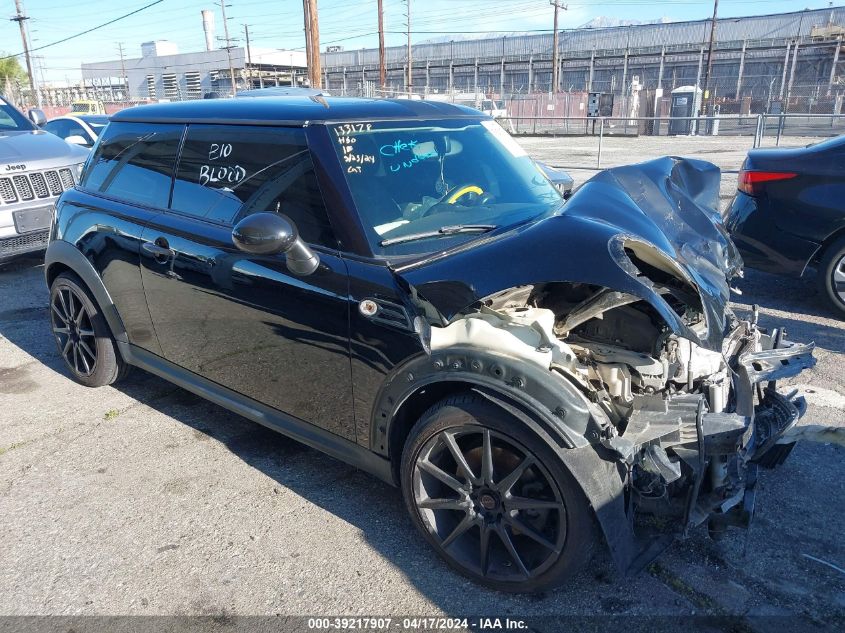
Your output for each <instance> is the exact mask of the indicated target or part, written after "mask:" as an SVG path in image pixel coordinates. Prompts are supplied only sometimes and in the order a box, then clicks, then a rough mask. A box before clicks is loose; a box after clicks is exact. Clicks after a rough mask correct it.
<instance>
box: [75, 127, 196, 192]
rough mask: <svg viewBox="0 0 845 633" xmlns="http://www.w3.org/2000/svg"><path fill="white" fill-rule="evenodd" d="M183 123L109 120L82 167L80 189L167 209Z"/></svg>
mask: <svg viewBox="0 0 845 633" xmlns="http://www.w3.org/2000/svg"><path fill="white" fill-rule="evenodd" d="M183 131H184V126H181V125H150V124H144V123H119V122H118V123H112V124H111V125H110V126H109V127H108V128H107V129H106V131H105V133H104V134H103V136H102V137H101V138H100V144H99V145H98V146H97V150H96V153H95V154H94V156H92V157H91V160H90V162H89V163H88V165H87V167H86V169H85V175H84V177H83V180H82V184H81V187H82V189H85V190H88V191H91V192H95V193H100V194H104V195H107V196H109V197H112V198H117V199H119V200H124V201H126V202H130V203H133V204H139V205H142V206H148V207H157V208H161V209H164V208H167V204H168V200H169V197H170V184H171V180H172V177H173V170H174V169H175V166H176V156H177V152H178V150H179V142H180V140H181V138H182V133H183Z"/></svg>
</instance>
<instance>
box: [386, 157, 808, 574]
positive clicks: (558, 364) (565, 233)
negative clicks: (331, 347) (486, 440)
mask: <svg viewBox="0 0 845 633" xmlns="http://www.w3.org/2000/svg"><path fill="white" fill-rule="evenodd" d="M718 195H719V170H718V168H716V167H715V166H714V165H711V164H709V163H705V162H702V161H695V160H689V159H681V158H669V157H667V158H662V159H657V160H655V161H650V162H647V163H642V164H639V165H629V166H625V167H617V168H613V169H609V170H606V171H603V172H600V173H599V174H597V175H596V176H594V177H593V178H591V179H590V180H589V181H588V182H586V183H585V184H584V185H582V186H581V187H580V188H579V189H578V190H577V191H576V192H575V193H574V195H573V196H572V198H571V199H570V200H569V201H568V202H567V203H566V206H565V207H564V209H563V211H562V212H561V213H559V214H555V215H552V216H551V217H549V218H547V219H545V220H543V221H540V222H536V223H534V224H531V225H528V226H526V227H525V228H518V229H515V230H513V231H510V232H508V233H506V234H503V235H501V236H498V237H496V236H491V237H490V238H489V239H485V240H479V243H478V244H476V245H474V246H473V247H472V248H470V247H466V248H461V249H456V250H455V251H454V252H451V253H449V254H448V256H445V255H433V256H431V257H430V258H428V259H425V260H423V261H419V262H413V263H410V264H408V265H403V266H397V268H396V272H397V274H398V277H399V279H400V280H401V283H402V284H403V285H404V286H405V288H406V289H407V291H408V292H409V293H410V296H411V300H412V302H413V308H414V309H415V310H416V311H417V313H418V314H419V315H421V316H419V317H417V319H418V321H417V322H415V323H418V324H419V325H420V327H417V326H416V325H415V330H416V331H417V332H418V333H419V335H420V340H421V342H422V345H423V348H424V349H426V351H427V352H428V353H429V357H430V358H428V362H427V363H426V362H425V361H420V362H419V363H417V364H416V365H414V367H413V374H412V375H413V380H414V381H424V380H435V379H437V378H438V377H437V376H436V374H437V372H441V373H449V374H451V376H450V377H447V378H452V379H455V380H467V381H469V382H470V383H473V384H476V385H478V386H476V387H474V389H475V390H476V391H478V392H479V393H482V394H483V395H485V397H487V398H488V399H490V400H492V401H493V402H495V403H497V404H500V405H502V406H506V403H505V402H504V401H502V400H501V398H499V395H498V394H500V393H506V394H507V395H508V396H509V397H511V398H513V399H514V401H520V402H522V405H523V406H524V407H525V409H526V411H527V412H528V413H527V414H526V415H525V416H523V417H522V418H521V419H522V421H523V422H524V423H525V424H529V425H530V424H533V423H534V422H533V421H532V420H533V418H536V419H537V420H538V421H537V424H539V425H540V426H541V427H542V429H546V430H549V431H550V434H549V436H550V437H551V436H552V435H555V436H556V437H559V438H561V441H560V445H561V447H562V448H563V449H564V450H561V451H558V454H559V455H560V457H561V459H562V460H563V461H564V462H565V463H566V465H567V467H568V468H569V470H570V472H571V473H572V474H573V476H574V477H575V478H576V480H577V481H578V482H579V485H580V486H581V488H582V490H584V492H585V494H586V495H587V497H588V499H589V500H590V503H591V505H592V506H593V508H594V511H595V512H596V516H597V517H598V520H599V523H600V524H601V526H602V530H603V532H604V534H605V537H606V540H607V542H608V544H609V546H610V550H611V553H612V555H613V557H614V559H615V561H616V563H617V565H619V566H621V567H622V568H624V569H626V570H628V571H630V570H632V569H633V568H636V567H637V566H639V567H641V566H642V565H643V564H646V563H647V562H648V560H650V558H649V556H650V555H651V554H655V555H656V553H657V552H655V551H654V550H655V549H661V548H660V547H659V543H661V542H664V543H665V542H666V541H670V539H669V538H668V536H669V535H672V536H671V538H674V536H676V535H678V534H687V533H688V532H689V530H690V529H691V528H692V527H694V526H696V525H700V524H704V523H706V525H707V526H708V528H709V530H710V533H711V535H713V536H714V537H716V536H718V535H719V534H720V533H722V532H723V531H724V530H725V528H726V527H727V526H739V527H747V526H748V524H749V522H750V520H751V518H752V515H753V505H754V490H755V483H756V473H757V469H758V468H759V467H760V466H763V467H774V466H776V465H778V464H780V463H782V462H783V460H784V459H786V457H787V456H788V455H789V453H790V451H791V450H792V447H793V445H794V441H795V440H794V433H793V431H792V429H793V427H794V425H795V424H796V422H797V421H798V419H799V418H800V417H801V416H802V415H803V414H804V412H805V409H806V403H805V402H804V400H803V398H801V397H796V394H795V393H786V394H784V393H781V392H779V391H778V389H777V385H776V381H777V380H779V379H781V378H786V377H789V376H794V375H797V374H798V373H800V372H801V371H803V370H804V369H806V368H809V367H812V366H813V365H814V363H815V360H814V359H813V347H814V346H813V344H812V343H810V344H806V345H804V344H796V343H793V342H791V341H788V340H787V338H786V333H785V332H784V331H783V330H782V329H771V330H766V329H763V328H762V327H760V326H758V322H757V321H758V319H757V311H756V309H755V310H754V311H753V312H752V314H751V315H750V316H749V317H747V318H746V319H739V318H737V316H736V315H735V314H734V313H733V312H732V310H731V309H730V307H729V302H730V295H731V291H732V288H731V285H730V284H731V282H732V280H733V279H734V278H735V277H737V276H741V274H742V273H741V270H742V260H741V258H740V257H739V254H738V252H737V251H736V248H735V246H734V245H733V243H732V242H731V240H730V236H729V235H728V233H727V230H726V229H725V227H724V224H723V221H722V217H721V214H720V213H719V211H718ZM408 369H409V368H403V370H408ZM408 375H411V374H408ZM395 384H396V386H392V387H391V389H395V392H393V391H391V390H387V391H386V392H385V396H384V397H385V398H388V397H392V398H395V399H398V398H401V397H402V393H401V389H400V387H399V386H398V385H399V384H401V381H395ZM510 411H511V413H513V414H514V415H515V416H519V414H520V411H519V408H518V407H513V408H511V409H510ZM532 416H533V418H532ZM553 441H557V440H553ZM635 519H636V520H635ZM632 526H637V528H638V529H636V530H635V529H634V527H632ZM662 537H667V538H662Z"/></svg>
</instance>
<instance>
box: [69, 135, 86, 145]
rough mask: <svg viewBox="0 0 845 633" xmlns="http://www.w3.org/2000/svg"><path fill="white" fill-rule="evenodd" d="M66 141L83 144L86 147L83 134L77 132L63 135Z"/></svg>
mask: <svg viewBox="0 0 845 633" xmlns="http://www.w3.org/2000/svg"><path fill="white" fill-rule="evenodd" d="M65 142H66V143H71V144H73V145H84V146H85V147H88V141H87V140H86V139H85V137H84V136H80V135H79V134H71V135H70V136H67V137H65Z"/></svg>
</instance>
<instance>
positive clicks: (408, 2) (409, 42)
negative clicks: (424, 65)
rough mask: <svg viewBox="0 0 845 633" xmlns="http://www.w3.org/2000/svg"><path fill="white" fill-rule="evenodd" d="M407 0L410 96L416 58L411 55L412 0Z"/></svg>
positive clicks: (412, 88)
mask: <svg viewBox="0 0 845 633" xmlns="http://www.w3.org/2000/svg"><path fill="white" fill-rule="evenodd" d="M405 2H406V3H407V5H408V13H407V14H405V17H406V19H407V21H406V29H405V31H406V33H407V35H408V96H409V97H410V96H411V93H412V92H413V91H414V69H413V65H414V60H413V56H412V55H411V0H405Z"/></svg>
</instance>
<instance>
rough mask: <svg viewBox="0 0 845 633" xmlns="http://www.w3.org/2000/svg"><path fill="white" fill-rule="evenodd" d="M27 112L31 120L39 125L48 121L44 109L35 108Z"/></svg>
mask: <svg viewBox="0 0 845 633" xmlns="http://www.w3.org/2000/svg"><path fill="white" fill-rule="evenodd" d="M26 114H27V116H28V117H29V120H30V121H32V122H33V123H35V125H37V126H38V127H41V126H42V125H44V124H45V123H46V122H47V115H46V114H44V110H38V109H36V108H33V109H32V110H30V111H29V112H27V113H26Z"/></svg>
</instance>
